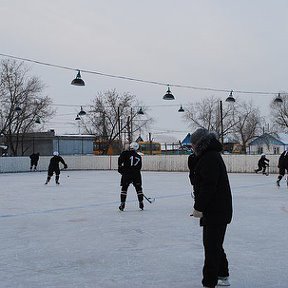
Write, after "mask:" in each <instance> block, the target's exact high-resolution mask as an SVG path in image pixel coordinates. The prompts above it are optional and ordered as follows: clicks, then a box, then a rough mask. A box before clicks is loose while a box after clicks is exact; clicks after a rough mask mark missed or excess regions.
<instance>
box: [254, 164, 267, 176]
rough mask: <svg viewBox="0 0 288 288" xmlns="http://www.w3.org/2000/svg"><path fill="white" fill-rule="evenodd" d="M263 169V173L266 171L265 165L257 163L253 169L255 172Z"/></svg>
mask: <svg viewBox="0 0 288 288" xmlns="http://www.w3.org/2000/svg"><path fill="white" fill-rule="evenodd" d="M262 169H263V171H262V173H263V174H264V173H265V171H266V165H259V164H258V169H256V170H255V172H256V173H257V172H260V171H261V170H262Z"/></svg>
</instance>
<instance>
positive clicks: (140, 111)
mask: <svg viewBox="0 0 288 288" xmlns="http://www.w3.org/2000/svg"><path fill="white" fill-rule="evenodd" d="M137 114H139V115H144V112H143V110H142V107H140V109H139V110H138V112H137Z"/></svg>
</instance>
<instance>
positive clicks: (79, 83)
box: [71, 70, 85, 86]
mask: <svg viewBox="0 0 288 288" xmlns="http://www.w3.org/2000/svg"><path fill="white" fill-rule="evenodd" d="M71 85H74V86H85V82H84V81H83V80H82V79H81V74H80V70H78V73H77V76H76V78H75V79H73V80H72V82H71Z"/></svg>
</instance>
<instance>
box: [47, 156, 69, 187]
mask: <svg viewBox="0 0 288 288" xmlns="http://www.w3.org/2000/svg"><path fill="white" fill-rule="evenodd" d="M60 162H61V163H62V164H63V165H64V169H66V168H68V166H67V164H66V163H65V161H64V159H63V158H62V157H61V156H59V153H58V152H57V151H55V152H54V153H53V157H52V158H51V159H50V163H49V167H48V176H47V180H46V182H45V185H46V184H48V182H49V181H50V179H51V177H52V176H53V173H54V172H55V175H56V176H55V182H56V184H57V185H59V184H60V183H59V175H60V167H59V163H60Z"/></svg>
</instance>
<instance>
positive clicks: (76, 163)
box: [0, 155, 279, 173]
mask: <svg viewBox="0 0 288 288" xmlns="http://www.w3.org/2000/svg"><path fill="white" fill-rule="evenodd" d="M266 157H267V158H268V159H269V160H270V173H278V168H277V164H278V159H279V155H267V156H266ZM50 158H51V157H48V156H42V157H40V160H39V163H38V170H40V171H46V170H47V168H48V165H49V160H50ZM63 158H64V160H65V161H66V163H67V164H68V168H69V169H73V170H116V169H117V166H118V164H117V163H118V162H117V161H118V156H94V155H83V156H78V155H77V156H64V157H63ZM259 158H260V155H223V159H224V161H225V163H226V167H227V171H228V172H231V173H252V172H254V169H256V168H257V163H258V160H259ZM142 159H143V168H142V170H143V171H188V167H187V159H188V155H153V156H148V155H145V156H143V157H142ZM208 164H209V163H208ZM29 170H30V158H29V157H0V173H5V172H26V171H29Z"/></svg>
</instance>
